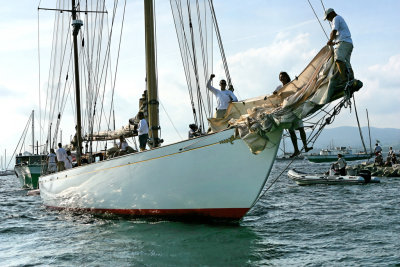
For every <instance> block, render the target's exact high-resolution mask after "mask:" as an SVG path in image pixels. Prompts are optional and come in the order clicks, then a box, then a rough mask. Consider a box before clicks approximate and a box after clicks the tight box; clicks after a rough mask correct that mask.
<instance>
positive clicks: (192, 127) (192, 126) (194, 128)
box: [189, 123, 201, 139]
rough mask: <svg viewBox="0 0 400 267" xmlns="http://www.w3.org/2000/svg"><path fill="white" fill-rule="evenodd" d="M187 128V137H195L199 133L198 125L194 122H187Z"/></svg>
mask: <svg viewBox="0 0 400 267" xmlns="http://www.w3.org/2000/svg"><path fill="white" fill-rule="evenodd" d="M189 129H190V130H189V139H191V138H195V137H197V136H200V135H201V132H200V130H199V127H198V126H197V125H196V124H194V123H192V124H189Z"/></svg>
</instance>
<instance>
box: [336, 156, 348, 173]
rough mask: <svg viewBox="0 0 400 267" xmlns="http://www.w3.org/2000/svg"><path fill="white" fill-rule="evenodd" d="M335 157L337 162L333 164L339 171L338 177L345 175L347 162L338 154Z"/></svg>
mask: <svg viewBox="0 0 400 267" xmlns="http://www.w3.org/2000/svg"><path fill="white" fill-rule="evenodd" d="M337 156H338V160H337V161H336V162H335V164H336V166H337V167H338V169H339V175H346V166H347V162H346V160H345V159H344V158H343V155H342V154H340V153H339V154H338V155H337Z"/></svg>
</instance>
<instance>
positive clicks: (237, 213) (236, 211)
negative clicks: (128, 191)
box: [47, 206, 249, 220]
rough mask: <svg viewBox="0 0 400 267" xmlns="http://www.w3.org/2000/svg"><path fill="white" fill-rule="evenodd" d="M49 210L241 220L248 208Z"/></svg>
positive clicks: (58, 208) (60, 208)
mask: <svg viewBox="0 0 400 267" xmlns="http://www.w3.org/2000/svg"><path fill="white" fill-rule="evenodd" d="M47 208H50V209H55V210H70V211H78V212H89V213H111V214H116V215H128V216H138V217H140V216H151V217H176V218H179V217H184V218H188V217H206V218H221V219H234V220H237V219H241V218H242V217H243V216H244V215H245V214H246V212H247V211H248V210H249V209H248V208H217V209H96V208H64V207H52V206H47Z"/></svg>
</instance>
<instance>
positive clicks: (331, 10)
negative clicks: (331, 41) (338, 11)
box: [324, 8, 335, 20]
mask: <svg viewBox="0 0 400 267" xmlns="http://www.w3.org/2000/svg"><path fill="white" fill-rule="evenodd" d="M334 11H335V10H333V8H328V9H327V10H325V17H324V20H326V18H327V17H328V15H329V14H330V13H332V12H334Z"/></svg>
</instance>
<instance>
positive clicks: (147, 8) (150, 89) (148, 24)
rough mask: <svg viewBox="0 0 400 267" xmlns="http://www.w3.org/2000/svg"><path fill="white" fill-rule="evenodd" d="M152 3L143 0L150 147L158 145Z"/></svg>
mask: <svg viewBox="0 0 400 267" xmlns="http://www.w3.org/2000/svg"><path fill="white" fill-rule="evenodd" d="M153 10H154V5H153V0H144V24H145V40H146V80H147V83H146V85H147V100H148V113H149V114H148V120H149V137H150V138H151V139H152V147H158V146H159V138H158V130H159V129H160V125H159V116H158V105H159V102H158V93H157V70H156V53H155V41H154V39H155V38H154V37H155V35H154V14H153Z"/></svg>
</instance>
